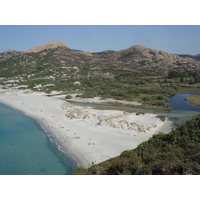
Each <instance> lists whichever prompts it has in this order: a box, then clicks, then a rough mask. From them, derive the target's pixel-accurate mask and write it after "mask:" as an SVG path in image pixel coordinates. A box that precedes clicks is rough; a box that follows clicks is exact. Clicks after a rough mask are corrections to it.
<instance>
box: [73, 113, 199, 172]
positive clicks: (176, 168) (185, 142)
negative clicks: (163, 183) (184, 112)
mask: <svg viewBox="0 0 200 200" xmlns="http://www.w3.org/2000/svg"><path fill="white" fill-rule="evenodd" d="M72 174H73V175H86V174H88V175H103V174H104V175H150V174H152V175H171V174H177V175H190V174H194V175H197V174H200V115H198V116H196V117H193V118H192V119H191V120H189V121H187V122H186V123H184V124H183V125H181V126H180V127H179V128H177V129H176V130H172V131H171V132H170V133H169V134H163V133H160V134H158V135H154V136H153V137H152V138H151V139H149V140H148V141H146V142H143V143H141V144H140V145H139V146H138V147H137V148H136V149H134V150H129V151H124V152H122V153H121V155H120V156H118V157H115V158H112V159H109V160H107V161H105V162H102V163H100V164H97V165H93V166H91V167H90V168H89V169H83V168H77V169H75V170H74V171H73V173H72Z"/></svg>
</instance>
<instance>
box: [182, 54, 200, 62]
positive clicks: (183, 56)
mask: <svg viewBox="0 0 200 200" xmlns="http://www.w3.org/2000/svg"><path fill="white" fill-rule="evenodd" d="M178 56H180V57H182V58H186V57H188V58H193V59H195V60H198V61H200V54H197V55H188V54H179V55H178Z"/></svg>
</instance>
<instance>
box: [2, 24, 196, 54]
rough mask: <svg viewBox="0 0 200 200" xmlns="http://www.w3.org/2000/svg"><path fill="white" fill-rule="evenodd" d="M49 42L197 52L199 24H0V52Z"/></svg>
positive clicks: (82, 47) (88, 48) (97, 49)
mask: <svg viewBox="0 0 200 200" xmlns="http://www.w3.org/2000/svg"><path fill="white" fill-rule="evenodd" d="M53 41H55V42H56V41H60V42H64V43H65V44H66V45H67V46H68V47H69V48H71V49H78V50H82V51H91V52H100V51H104V50H116V51H117V50H122V49H126V48H129V47H131V46H134V45H143V46H145V47H148V48H152V49H156V50H162V51H166V52H169V53H174V54H191V55H196V54H200V25H194V26H193V25H0V52H3V51H5V50H8V49H12V50H17V51H26V50H28V49H30V48H31V47H34V46H40V45H44V44H47V43H49V42H53Z"/></svg>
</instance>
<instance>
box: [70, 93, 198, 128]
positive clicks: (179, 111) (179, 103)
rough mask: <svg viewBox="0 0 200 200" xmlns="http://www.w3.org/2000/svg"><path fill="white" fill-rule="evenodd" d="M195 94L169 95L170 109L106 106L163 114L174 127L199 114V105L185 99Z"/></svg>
mask: <svg viewBox="0 0 200 200" xmlns="http://www.w3.org/2000/svg"><path fill="white" fill-rule="evenodd" d="M195 94H199V93H187V94H177V95H175V96H172V97H170V98H169V99H168V101H167V103H169V104H171V108H172V110H171V111H162V110H150V109H143V108H134V107H126V106H107V107H115V108H116V107H117V108H124V109H129V110H137V111H143V112H147V113H155V114H158V115H163V116H166V117H168V118H169V120H170V121H172V122H173V124H172V127H173V128H176V127H177V126H179V125H180V124H182V123H184V122H186V121H187V120H189V119H191V118H192V117H193V116H196V115H198V114H200V107H197V106H194V105H192V104H190V103H188V102H187V101H185V98H186V97H189V96H192V95H195ZM72 104H74V105H78V106H88V107H95V106H101V105H96V104H87V103H79V102H72ZM102 106H104V105H102ZM104 107H105V106H104Z"/></svg>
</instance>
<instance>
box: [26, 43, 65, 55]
mask: <svg viewBox="0 0 200 200" xmlns="http://www.w3.org/2000/svg"><path fill="white" fill-rule="evenodd" d="M58 47H67V46H66V44H65V43H63V42H50V43H48V44H45V45H42V46H37V47H32V48H30V49H29V50H27V51H26V53H37V52H40V51H43V50H45V49H54V48H58Z"/></svg>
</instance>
